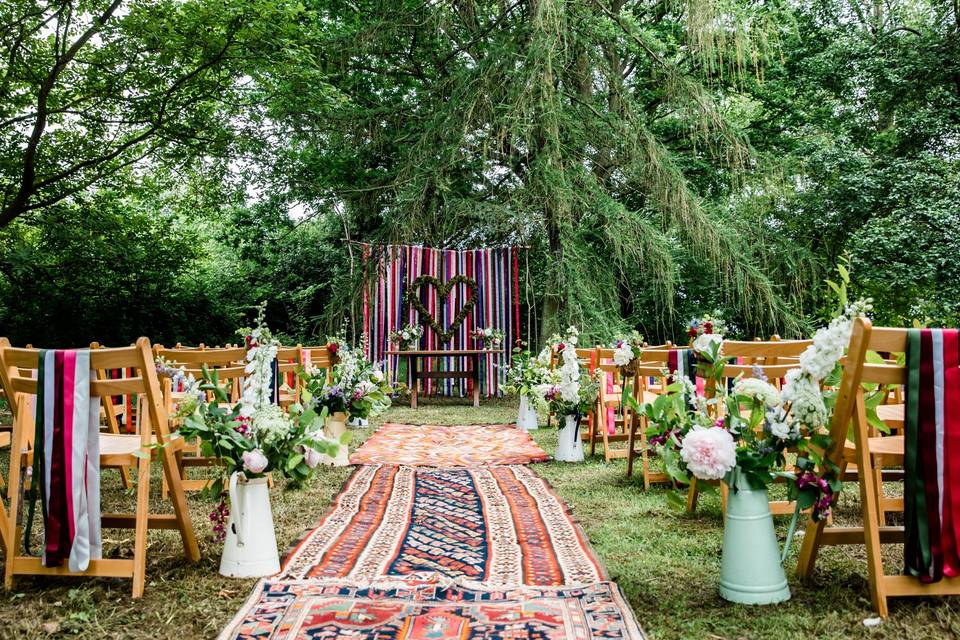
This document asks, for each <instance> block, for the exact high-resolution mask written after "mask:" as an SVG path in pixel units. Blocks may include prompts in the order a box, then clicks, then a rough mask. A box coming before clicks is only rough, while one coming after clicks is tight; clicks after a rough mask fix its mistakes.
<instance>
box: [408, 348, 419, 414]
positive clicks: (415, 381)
mask: <svg viewBox="0 0 960 640" xmlns="http://www.w3.org/2000/svg"><path fill="white" fill-rule="evenodd" d="M409 361H410V408H411V409H416V408H417V390H418V389H419V387H420V379H419V378H418V377H417V364H418V362H419V361H420V358H418V357H417V356H410V358H409Z"/></svg>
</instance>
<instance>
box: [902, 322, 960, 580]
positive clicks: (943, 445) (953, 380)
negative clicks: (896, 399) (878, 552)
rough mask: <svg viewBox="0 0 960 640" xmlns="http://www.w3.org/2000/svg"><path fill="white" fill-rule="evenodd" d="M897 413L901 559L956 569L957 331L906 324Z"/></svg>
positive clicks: (919, 566) (959, 505)
mask: <svg viewBox="0 0 960 640" xmlns="http://www.w3.org/2000/svg"><path fill="white" fill-rule="evenodd" d="M906 358H907V369H908V381H907V388H906V395H905V402H906V411H905V420H904V454H905V461H904V470H905V480H904V520H905V529H906V531H905V533H906V541H905V545H904V565H905V571H906V573H907V574H908V575H912V576H916V577H918V578H919V579H920V580H921V581H923V582H937V581H939V580H941V579H942V578H943V576H945V575H946V576H948V577H953V576H957V575H960V331H958V330H957V329H911V330H910V331H909V332H908V338H907V353H906Z"/></svg>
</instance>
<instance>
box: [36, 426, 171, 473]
mask: <svg viewBox="0 0 960 640" xmlns="http://www.w3.org/2000/svg"><path fill="white" fill-rule="evenodd" d="M151 442H152V443H153V444H156V443H157V439H156V437H155V436H154V437H152V438H151ZM184 444H185V442H184V439H183V438H181V437H180V436H178V435H177V434H171V435H170V438H169V440H168V445H167V446H168V447H169V448H170V449H171V450H172V451H179V450H180V449H183V446H184ZM140 448H141V445H140V436H139V435H137V434H133V433H132V434H126V433H119V434H118V433H101V434H100V466H101V467H122V466H132V465H134V464H136V462H137V456H136V455H135V454H136V452H137V451H140ZM23 459H24V464H26V465H32V464H33V451H28V452H26V453H24V454H23Z"/></svg>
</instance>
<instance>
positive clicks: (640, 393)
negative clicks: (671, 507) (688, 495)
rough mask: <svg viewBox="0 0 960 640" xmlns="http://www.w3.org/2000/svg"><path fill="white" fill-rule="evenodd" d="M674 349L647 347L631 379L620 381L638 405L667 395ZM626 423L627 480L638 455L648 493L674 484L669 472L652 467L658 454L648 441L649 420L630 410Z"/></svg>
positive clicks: (631, 474) (644, 485)
mask: <svg viewBox="0 0 960 640" xmlns="http://www.w3.org/2000/svg"><path fill="white" fill-rule="evenodd" d="M671 350H674V351H675V350H676V349H674V348H673V345H670V344H667V345H661V346H658V347H651V348H649V349H647V348H645V349H644V350H643V351H642V352H641V353H640V355H639V356H638V358H637V359H638V360H639V362H638V364H637V365H636V366H635V367H634V368H633V370H632V371H631V372H630V376H628V377H626V378H625V379H623V380H622V381H621V384H624V385H627V386H630V387H631V394H632V395H633V399H634V400H635V401H636V402H637V404H639V405H644V404H647V403H650V402H653V401H654V400H656V399H657V396H658V395H660V394H662V393H665V391H666V389H667V386H668V382H667V379H668V376H666V375H664V372H665V371H666V370H667V368H668V363H669V362H670V351H671ZM681 350H682V348H681ZM625 420H626V422H627V450H626V452H627V477H628V478H630V477H632V476H633V467H634V464H635V459H636V457H637V454H638V453H639V455H640V469H641V471H642V473H643V488H644V490H648V489H649V488H650V485H652V484H662V483H671V482H672V479H671V478H670V476H669V475H668V474H667V473H665V472H663V471H654V470H652V468H651V462H652V460H654V459H655V458H656V453H655V452H654V450H653V449H651V448H650V445H649V444H648V442H647V428H648V427H649V421H648V419H647V417H646V416H642V415H639V414H637V413H635V412H632V411H629V412H628V415H627V416H625ZM638 431H639V437H638V434H637V432H638Z"/></svg>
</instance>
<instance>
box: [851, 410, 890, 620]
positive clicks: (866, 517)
mask: <svg viewBox="0 0 960 640" xmlns="http://www.w3.org/2000/svg"><path fill="white" fill-rule="evenodd" d="M865 420H866V418H864V421H865ZM864 449H866V447H865V446H864V447H861V446H858V447H857V466H858V467H859V468H860V469H863V470H867V469H869V472H868V473H861V479H860V500H861V501H862V502H863V509H862V513H863V541H864V545H865V546H866V548H867V549H866V550H867V575H868V577H869V578H870V600H871V602H872V603H873V608H874V609H875V610H876V611H877V613H878V614H879V615H880V617H881V618H886V617H887V615H888V611H887V596H886V593H885V592H884V584H883V557H882V556H881V552H880V517H881V515H880V511H879V505H878V504H877V488H876V487H875V486H874V477H875V476H874V473H873V469H872V468H870V466H869V465H870V463H871V461H870V459H869V458H870V452H869V451H864Z"/></svg>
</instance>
